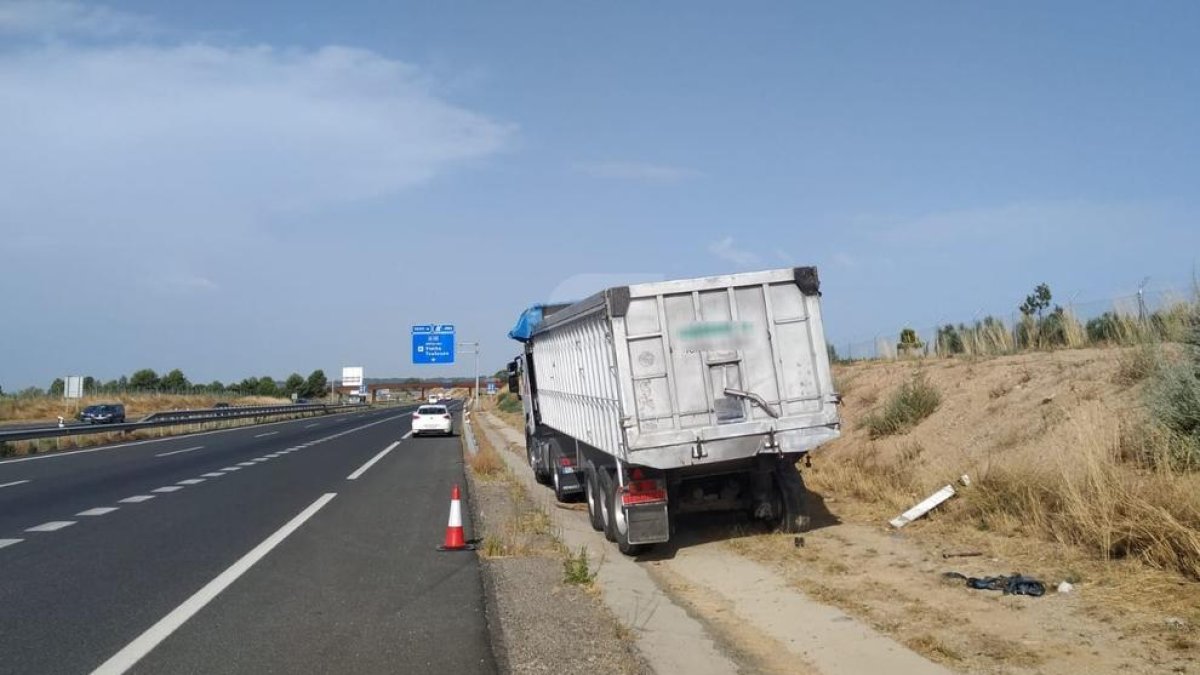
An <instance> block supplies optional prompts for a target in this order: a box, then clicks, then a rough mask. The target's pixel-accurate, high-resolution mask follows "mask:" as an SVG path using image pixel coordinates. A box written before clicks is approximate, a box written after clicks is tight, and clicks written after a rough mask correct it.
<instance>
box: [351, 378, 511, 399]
mask: <svg viewBox="0 0 1200 675" xmlns="http://www.w3.org/2000/svg"><path fill="white" fill-rule="evenodd" d="M489 382H492V383H495V385H496V389H497V390H499V389H500V387H501V386H503V385H502V383H501V382H500V380H497V379H496V378H494V377H481V378H479V389H480V392H486V391H487V386H488V383H489ZM366 386H367V398H368V399H369V400H371V401H377V400H379V392H380V391H386V392H390V393H392V394H393V395H395V394H409V395H415V398H419V399H424V398H425V397H426V396H427V395H428V394H429V393H430V392H434V391H449V390H451V389H467V390H471V389H474V388H475V378H473V377H463V378H457V379H453V380H425V381H420V382H405V381H401V380H396V381H394V382H368V383H367V385H366ZM334 391H335V392H337V393H338V394H339V395H341V396H352V395H355V394H358V392H359V388H358V387H347V386H343V385H340V384H339V385H338V386H336V387H334Z"/></svg>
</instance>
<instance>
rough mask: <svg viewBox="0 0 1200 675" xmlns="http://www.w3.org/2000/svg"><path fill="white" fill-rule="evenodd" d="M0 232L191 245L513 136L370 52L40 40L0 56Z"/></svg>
mask: <svg viewBox="0 0 1200 675" xmlns="http://www.w3.org/2000/svg"><path fill="white" fill-rule="evenodd" d="M0 128H2V129H4V134H3V135H2V136H0V203H3V204H4V210H3V211H0V234H3V235H6V236H14V235H26V236H27V235H28V234H29V233H32V232H37V233H39V234H40V235H42V236H45V235H47V234H48V233H52V234H51V236H57V237H58V238H60V239H62V240H69V239H70V237H71V236H72V232H77V231H79V230H85V231H92V232H94V231H97V229H103V231H104V232H105V234H106V237H107V239H108V240H112V239H113V238H120V237H121V236H122V235H131V236H132V235H137V236H140V237H143V238H144V237H146V236H153V237H155V238H162V237H169V236H170V235H171V234H172V233H175V232H180V233H182V236H184V237H187V236H189V234H194V232H193V228H195V227H196V226H197V225H202V226H203V228H204V230H205V231H204V233H202V235H201V236H198V237H196V239H198V240H200V241H208V240H211V239H214V238H219V237H220V233H221V232H230V231H238V230H240V229H244V228H245V227H246V226H247V225H253V224H255V223H257V222H261V220H263V217H264V216H265V215H269V214H277V213H280V212H293V211H296V210H302V209H307V208H312V207H317V206H322V205H325V204H330V203H337V202H345V201H352V200H356V199H362V198H369V197H375V196H380V195H386V194H390V193H394V192H396V191H399V190H402V189H404V188H408V187H411V186H414V185H418V184H421V183H423V182H426V181H428V180H430V179H432V178H434V177H436V176H438V175H440V174H443V173H445V172H447V171H449V170H451V169H453V168H454V167H456V166H459V165H461V164H463V163H464V162H470V161H472V160H477V159H479V158H483V157H486V156H488V155H491V154H493V153H496V152H497V151H499V150H501V149H502V148H503V147H504V145H505V143H506V141H507V139H508V138H509V137H510V136H511V135H512V133H513V131H512V129H511V128H510V127H509V126H506V125H504V124H501V123H498V122H495V121H493V120H491V119H489V118H487V117H485V116H483V115H481V114H478V113H475V112H472V111H470V110H466V109H464V108H462V107H459V106H455V105H453V104H451V103H449V102H447V101H445V100H442V99H441V98H439V97H438V96H437V95H436V94H435V93H434V92H433V91H432V88H431V86H430V84H429V83H428V81H427V78H426V77H425V76H424V75H423V73H422V72H421V71H420V70H418V69H417V68H414V67H413V66H410V65H408V64H405V63H401V62H398V61H395V60H392V59H388V58H385V57H382V56H380V55H378V54H375V53H373V52H370V51H366V50H361V49H351V48H345V47H326V48H323V49H318V50H315V51H307V50H292V49H276V48H272V47H268V46H257V47H219V46H212V45H204V44H188V45H177V46H106V47H88V48H83V47H76V46H70V45H61V44H59V45H53V46H43V47H37V48H32V49H27V50H21V51H16V52H8V53H4V54H0Z"/></svg>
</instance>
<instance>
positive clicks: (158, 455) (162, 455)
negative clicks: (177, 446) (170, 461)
mask: <svg viewBox="0 0 1200 675" xmlns="http://www.w3.org/2000/svg"><path fill="white" fill-rule="evenodd" d="M203 449H204V446H203V445H197V446H196V447H194V448H184V449H183V450H172V451H170V452H160V453H158V454H157V455H155V457H169V456H171V455H181V454H183V453H185V452H191V451H193V450H203Z"/></svg>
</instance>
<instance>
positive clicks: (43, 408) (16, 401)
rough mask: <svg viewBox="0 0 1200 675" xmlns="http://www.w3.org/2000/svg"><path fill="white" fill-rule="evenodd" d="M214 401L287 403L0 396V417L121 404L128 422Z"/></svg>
mask: <svg viewBox="0 0 1200 675" xmlns="http://www.w3.org/2000/svg"><path fill="white" fill-rule="evenodd" d="M218 401H224V402H227V403H229V404H230V405H284V404H287V403H290V402H291V401H289V400H288V399H284V398H270V397H266V396H242V397H238V398H229V397H223V396H213V395H207V394H196V395H190V394H188V395H184V394H106V395H99V396H87V397H84V398H83V399H80V400H79V401H77V402H76V401H66V400H64V399H62V398H60V397H54V396H37V397H24V396H9V397H0V420H5V421H10V422H15V421H28V422H40V421H57V419H58V416H59V415H63V416H64V417H68V418H70V417H73V416H74V415H75V413H76V412H78V411H79V410H82V409H83V408H84V407H86V406H89V405H94V404H97V403H123V404H124V405H125V416H126V417H127V418H129V421H131V422H132V421H133V420H135V419H136V418H139V417H144V416H145V415H149V414H150V413H152V412H158V411H162V410H187V409H194V408H211V407H212V406H213V404H214V403H217V402H218Z"/></svg>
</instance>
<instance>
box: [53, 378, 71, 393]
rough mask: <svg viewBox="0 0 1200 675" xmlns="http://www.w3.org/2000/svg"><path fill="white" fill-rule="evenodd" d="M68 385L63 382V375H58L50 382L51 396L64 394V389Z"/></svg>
mask: <svg viewBox="0 0 1200 675" xmlns="http://www.w3.org/2000/svg"><path fill="white" fill-rule="evenodd" d="M66 387H67V383H66V382H63V379H62V378H61V377H56V378H54V381H53V382H51V383H50V391H49V394H50V395H51V396H62V395H63V390H64V389H66Z"/></svg>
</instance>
